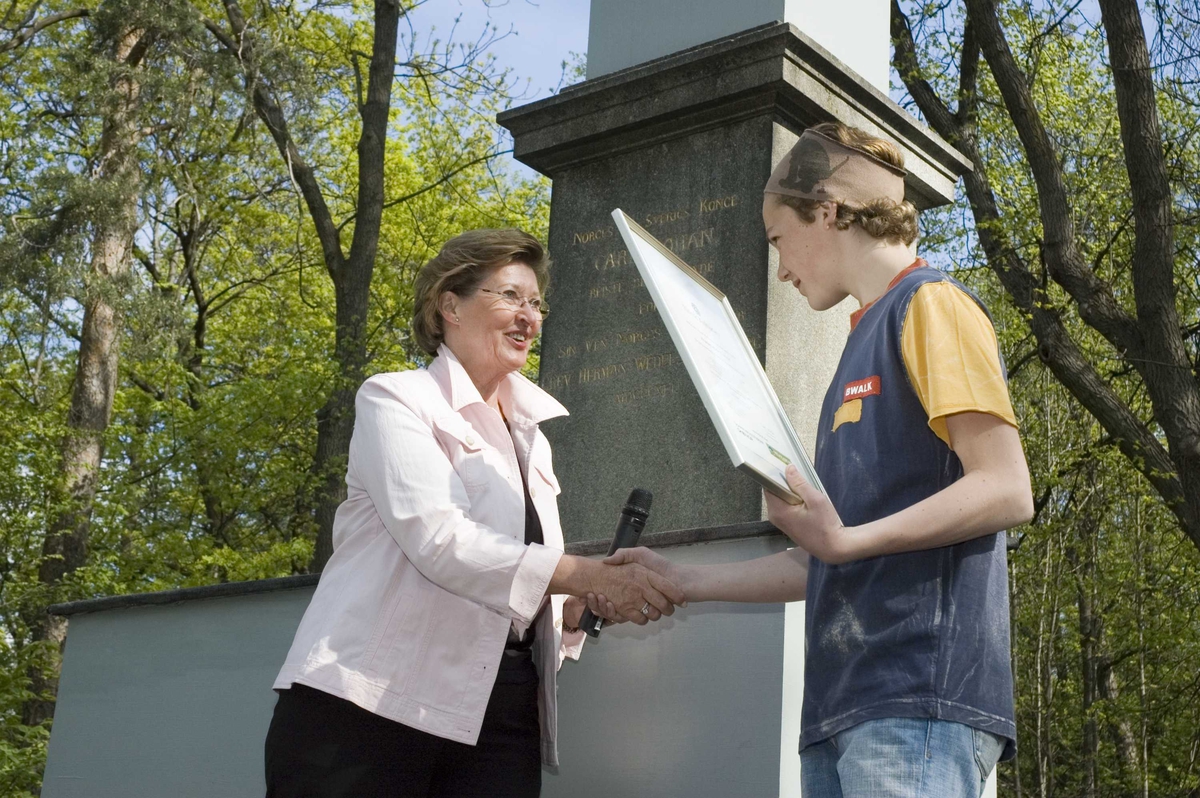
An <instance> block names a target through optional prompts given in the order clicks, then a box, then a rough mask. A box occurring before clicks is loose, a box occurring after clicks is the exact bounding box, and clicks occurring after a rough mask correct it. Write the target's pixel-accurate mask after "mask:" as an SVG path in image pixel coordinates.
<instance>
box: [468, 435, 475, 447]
mask: <svg viewBox="0 0 1200 798" xmlns="http://www.w3.org/2000/svg"><path fill="white" fill-rule="evenodd" d="M474 445H475V439H474V438H472V437H471V436H470V435H468V436H467V446H474Z"/></svg>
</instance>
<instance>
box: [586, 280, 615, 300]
mask: <svg viewBox="0 0 1200 798" xmlns="http://www.w3.org/2000/svg"><path fill="white" fill-rule="evenodd" d="M620 295H621V284H620V283H606V284H604V285H593V286H592V287H591V288H589V289H588V299H613V298H615V297H618V296H620Z"/></svg>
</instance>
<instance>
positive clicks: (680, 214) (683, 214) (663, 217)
mask: <svg viewBox="0 0 1200 798" xmlns="http://www.w3.org/2000/svg"><path fill="white" fill-rule="evenodd" d="M689 216H691V214H690V213H688V212H687V211H686V210H684V209H683V208H680V209H679V210H676V211H664V212H663V213H648V214H646V216H645V218H644V219H642V222H643V223H644V225H645V226H646V227H654V226H655V225H660V224H668V223H670V222H681V221H683V220H684V219H686V218H688V217H689Z"/></svg>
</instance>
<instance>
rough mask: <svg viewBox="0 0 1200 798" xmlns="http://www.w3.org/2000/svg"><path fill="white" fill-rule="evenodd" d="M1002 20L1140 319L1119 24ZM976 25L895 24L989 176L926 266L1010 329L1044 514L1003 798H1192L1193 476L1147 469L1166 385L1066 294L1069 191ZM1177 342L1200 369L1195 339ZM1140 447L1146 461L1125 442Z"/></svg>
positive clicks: (1004, 337) (1019, 620) (914, 73)
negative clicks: (1038, 145) (1058, 200)
mask: <svg viewBox="0 0 1200 798" xmlns="http://www.w3.org/2000/svg"><path fill="white" fill-rule="evenodd" d="M1179 9H1180V6H1178V5H1176V6H1171V7H1169V8H1167V7H1161V6H1160V7H1159V10H1160V12H1161V13H1162V15H1163V21H1162V22H1161V23H1159V28H1158V29H1157V30H1156V31H1155V33H1154V41H1155V42H1156V44H1155V49H1154V50H1153V51H1152V52H1156V53H1157V55H1156V56H1155V62H1154V63H1155V67H1154V70H1153V75H1154V77H1155V81H1156V83H1157V90H1156V92H1157V94H1156V99H1157V103H1158V111H1159V114H1160V122H1161V124H1162V126H1163V132H1162V134H1161V143H1160V145H1159V149H1160V150H1162V152H1163V153H1164V157H1165V159H1166V164H1167V169H1168V171H1167V175H1168V179H1169V181H1170V185H1171V189H1172V203H1173V207H1172V213H1173V216H1172V223H1173V230H1172V235H1173V236H1174V240H1175V242H1176V244H1175V250H1176V254H1175V257H1174V261H1173V264H1172V269H1173V278H1172V279H1173V280H1174V281H1175V283H1176V285H1177V286H1178V289H1179V292H1178V294H1177V296H1176V297H1175V298H1174V302H1175V304H1176V305H1177V314H1178V318H1179V319H1181V320H1182V319H1194V318H1195V315H1196V310H1197V308H1198V307H1200V302H1198V301H1197V296H1196V292H1195V285H1196V278H1197V276H1198V275H1200V272H1198V269H1197V266H1198V265H1200V264H1197V262H1196V258H1195V253H1196V251H1197V250H1196V240H1197V233H1198V232H1200V230H1198V226H1197V221H1200V220H1198V219H1197V215H1196V213H1195V208H1196V186H1197V185H1198V183H1197V181H1196V175H1197V165H1198V163H1200V158H1198V157H1197V152H1196V148H1195V139H1194V134H1193V132H1192V131H1194V130H1195V128H1196V123H1197V121H1200V120H1198V119H1197V104H1196V102H1195V100H1196V96H1195V84H1193V83H1189V82H1188V81H1187V80H1182V78H1183V77H1185V75H1184V74H1183V71H1182V70H1186V69H1190V68H1193V66H1194V62H1191V61H1187V60H1180V59H1178V57H1177V52H1176V55H1172V54H1171V52H1169V51H1168V48H1167V47H1166V46H1165V45H1164V44H1163V43H1164V42H1166V43H1170V42H1175V44H1174V45H1172V47H1174V48H1175V50H1176V51H1178V49H1179V48H1184V47H1185V44H1183V43H1182V42H1185V41H1186V42H1188V43H1190V42H1192V41H1194V40H1195V37H1194V36H1187V35H1183V36H1180V33H1179V32H1180V30H1181V29H1182V27H1186V25H1187V24H1188V23H1186V21H1185V20H1184V15H1179V16H1178V17H1177V18H1175V19H1172V17H1171V15H1172V14H1173V13H1175V12H1176V11H1179ZM992 11H993V12H994V14H995V16H996V19H997V21H998V23H999V24H1000V26H1001V29H1002V31H1003V34H1004V38H1005V41H1006V42H1007V46H1008V48H1009V53H1010V55H1011V60H1012V62H1013V63H1015V64H1016V65H1017V66H1018V67H1019V69H1018V71H1019V73H1020V78H1021V80H1022V81H1024V83H1025V85H1026V87H1027V88H1028V92H1029V96H1028V98H1027V99H1028V101H1029V107H1030V108H1032V109H1033V112H1034V113H1036V114H1037V115H1038V117H1039V118H1040V120H1041V121H1042V123H1043V124H1044V132H1045V135H1046V136H1047V137H1048V138H1049V139H1050V140H1051V142H1052V144H1053V147H1054V149H1055V152H1056V155H1055V156H1054V159H1055V162H1056V164H1057V166H1056V169H1057V174H1058V178H1057V179H1058V180H1059V181H1060V183H1061V186H1060V189H1056V190H1059V191H1060V196H1062V197H1065V199H1066V201H1067V206H1066V207H1067V211H1068V217H1069V218H1068V221H1069V223H1070V225H1071V226H1072V227H1073V229H1074V231H1075V232H1074V239H1073V241H1074V247H1075V250H1076V256H1077V257H1081V258H1083V259H1084V261H1085V263H1086V266H1087V268H1088V269H1089V270H1090V271H1091V273H1092V275H1093V277H1094V279H1095V280H1097V281H1099V282H1100V283H1101V284H1102V285H1103V286H1106V287H1107V289H1108V290H1109V291H1110V292H1111V295H1112V296H1113V297H1114V301H1115V302H1116V303H1117V304H1118V305H1119V306H1120V310H1121V312H1122V313H1124V314H1126V316H1127V317H1128V318H1130V319H1137V318H1138V317H1139V314H1141V313H1143V311H1142V310H1140V309H1139V303H1138V301H1137V300H1136V298H1135V294H1136V293H1137V292H1138V291H1139V290H1143V289H1141V288H1139V287H1138V284H1137V283H1136V282H1135V280H1134V274H1133V273H1134V271H1135V270H1136V268H1138V261H1137V256H1136V253H1137V251H1138V250H1137V242H1136V238H1137V236H1138V235H1139V232H1138V229H1137V226H1136V223H1135V207H1134V205H1135V203H1134V199H1133V193H1132V190H1131V177H1130V169H1129V166H1128V162H1127V159H1126V157H1125V150H1126V148H1127V145H1126V144H1125V143H1123V141H1122V136H1121V128H1122V126H1123V125H1125V123H1126V120H1125V119H1124V118H1123V117H1122V115H1121V113H1120V112H1119V108H1118V105H1119V102H1118V96H1117V92H1116V89H1115V87H1114V81H1113V75H1112V70H1111V69H1110V68H1109V66H1108V62H1109V57H1108V52H1109V40H1108V38H1109V37H1108V34H1107V32H1106V27H1105V25H1104V24H1103V23H1102V20H1101V19H1099V18H1098V17H1097V18H1096V19H1089V18H1088V17H1087V16H1086V15H1085V14H1084V13H1083V12H1081V11H1080V7H1079V6H1076V5H1068V6H1061V7H1060V6H1057V5H1051V4H1046V5H1036V6H1034V5H1018V4H1011V5H1006V4H1002V5H998V6H995V7H993V8H992ZM978 12H979V9H978V8H977V7H976V4H974V3H965V4H949V5H947V6H916V5H911V4H907V3H905V4H903V5H902V6H900V7H896V6H894V7H893V14H894V15H893V34H894V37H895V42H896V50H895V53H894V55H895V62H896V66H897V71H898V73H899V75H900V77H901V78H902V81H903V83H904V86H905V88H906V89H907V94H906V95H903V96H901V101H902V102H905V103H907V104H909V106H910V107H912V108H913V109H914V110H915V111H916V112H918V113H919V114H921V115H922V116H924V118H925V119H926V120H927V121H929V122H930V123H931V125H933V126H934V127H935V129H936V130H937V131H938V132H939V133H940V134H941V135H943V136H944V137H948V138H949V139H950V141H951V142H952V143H954V144H955V145H956V146H958V147H959V148H960V149H962V151H963V152H965V153H966V154H967V155H968V157H969V158H971V160H972V161H973V162H974V164H975V171H974V173H973V174H972V175H970V176H969V177H968V178H967V179H966V181H965V184H964V192H963V193H962V195H961V196H960V198H959V200H958V202H957V203H956V205H955V206H952V207H950V208H948V209H946V210H944V211H938V212H932V213H926V214H924V215H923V216H922V232H923V239H924V243H923V244H922V248H923V249H924V250H925V251H926V252H927V253H928V254H927V257H931V258H935V259H937V258H941V259H943V260H944V261H945V262H944V263H942V264H940V265H943V266H945V267H946V268H949V269H951V270H953V271H954V272H955V274H956V275H957V276H958V277H960V278H961V279H962V280H964V281H965V282H966V283H967V284H968V285H970V286H971V287H972V288H973V289H974V290H975V291H977V292H978V293H979V294H980V296H981V297H982V298H983V299H984V300H985V303H986V304H987V305H988V307H989V308H990V309H991V311H992V313H993V316H994V318H995V321H996V327H997V330H998V332H999V335H1000V341H1001V346H1002V349H1003V351H1004V355H1005V359H1006V362H1007V363H1008V367H1009V375H1010V390H1011V393H1012V396H1013V400H1014V404H1015V406H1016V408H1017V417H1018V419H1019V420H1020V421H1021V425H1022V436H1023V439H1024V442H1025V446H1026V453H1027V456H1028V459H1029V463H1030V469H1031V474H1032V477H1033V485H1034V495H1035V499H1036V502H1035V503H1036V508H1037V513H1036V516H1035V519H1034V521H1033V523H1031V524H1030V525H1028V526H1027V527H1024V528H1022V529H1020V530H1016V532H1017V533H1018V534H1017V539H1018V540H1019V541H1020V545H1019V548H1018V549H1017V550H1016V551H1014V552H1012V553H1011V555H1010V562H1011V573H1010V593H1011V596H1012V622H1013V626H1012V636H1013V637H1012V639H1013V672H1014V676H1015V687H1016V707H1017V726H1018V755H1017V759H1016V761H1015V762H1013V763H1012V764H1011V765H1006V766H1004V767H1002V768H1001V771H1000V781H1001V790H1002V792H1004V793H1006V794H1012V795H1018V796H1024V795H1037V796H1055V795H1057V796H1070V798H1076V797H1077V796H1101V795H1135V794H1136V795H1145V796H1151V795H1187V794H1191V793H1192V792H1194V791H1195V790H1196V789H1197V788H1198V787H1200V780H1198V779H1200V776H1198V774H1197V769H1196V754H1195V752H1196V751H1197V750H1200V748H1197V745H1200V736H1198V733H1197V720H1198V719H1200V718H1198V716H1197V714H1196V711H1195V706H1196V700H1197V693H1196V690H1197V687H1198V685H1197V683H1196V681H1195V669H1194V666H1193V665H1191V664H1190V663H1192V662H1194V660H1195V657H1196V656H1197V655H1198V654H1200V625H1197V623H1196V620H1195V611H1196V607H1197V596H1200V551H1198V550H1197V547H1196V546H1195V545H1194V540H1193V537H1192V535H1191V534H1190V533H1185V534H1184V535H1180V534H1179V531H1180V529H1181V526H1182V524H1181V521H1180V518H1179V507H1178V505H1170V504H1169V503H1168V502H1167V501H1166V500H1164V496H1163V493H1162V492H1161V489H1162V485H1163V478H1168V481H1169V479H1172V478H1177V477H1178V473H1177V467H1176V465H1175V463H1174V461H1173V460H1170V459H1168V460H1167V461H1166V463H1167V465H1168V466H1169V471H1168V472H1165V473H1154V472H1151V473H1147V471H1148V470H1149V469H1148V467H1147V463H1146V461H1145V460H1144V459H1142V458H1141V457H1139V456H1134V457H1130V454H1131V452H1132V453H1133V454H1134V455H1137V452H1138V451H1139V450H1138V449H1137V446H1141V445H1143V444H1137V441H1138V440H1143V441H1146V443H1145V444H1144V445H1145V446H1149V445H1150V444H1151V443H1153V444H1154V445H1157V446H1158V447H1159V449H1158V455H1157V456H1158V457H1160V460H1159V462H1160V464H1161V463H1162V462H1163V460H1162V459H1161V458H1162V457H1167V456H1169V457H1174V454H1175V453H1176V450H1175V449H1173V448H1171V447H1172V446H1173V444H1171V442H1170V440H1169V439H1168V436H1167V435H1166V433H1165V431H1164V430H1163V429H1162V427H1161V426H1160V425H1159V423H1158V422H1157V421H1156V418H1157V415H1158V413H1159V412H1160V409H1161V405H1160V406H1159V407H1156V406H1155V402H1156V401H1157V400H1156V399H1155V397H1154V396H1153V395H1151V393H1150V391H1149V390H1148V388H1147V387H1146V379H1147V377H1146V376H1145V374H1144V372H1147V369H1145V368H1139V367H1137V366H1136V365H1135V364H1134V363H1133V362H1132V358H1133V357H1135V355H1131V354H1130V353H1129V352H1127V351H1124V350H1118V349H1115V348H1114V346H1113V343H1112V342H1111V341H1110V340H1109V338H1108V337H1107V336H1105V335H1103V334H1102V331H1101V330H1098V329H1097V328H1096V327H1095V326H1094V325H1093V324H1092V323H1091V322H1090V321H1089V318H1091V316H1090V315H1089V314H1091V313H1092V312H1093V310H1092V309H1085V308H1083V307H1082V305H1081V303H1080V301H1079V300H1078V299H1077V298H1076V297H1075V296H1074V294H1073V293H1072V290H1071V289H1070V288H1069V287H1066V286H1064V285H1063V282H1062V281H1066V282H1070V280H1069V279H1068V277H1063V276H1061V275H1060V276H1056V275H1055V269H1060V268H1061V265H1054V264H1055V259H1058V262H1059V263H1060V264H1061V263H1063V255H1062V253H1061V252H1058V253H1057V254H1055V253H1051V252H1050V251H1049V249H1050V244H1049V243H1048V242H1049V241H1051V240H1052V235H1053V234H1052V232H1051V230H1052V228H1053V227H1054V225H1056V224H1059V223H1060V222H1059V221H1058V220H1056V219H1050V220H1049V221H1048V220H1047V211H1048V210H1052V209H1053V207H1056V206H1055V203H1054V202H1051V201H1048V200H1047V194H1046V192H1045V190H1044V187H1045V185H1046V184H1047V182H1053V176H1051V177H1052V179H1051V180H1049V181H1048V180H1047V179H1046V176H1045V175H1043V174H1040V173H1039V170H1040V168H1041V167H1035V166H1034V165H1033V158H1032V157H1031V156H1030V154H1029V147H1030V145H1029V143H1028V142H1027V138H1028V137H1027V136H1026V135H1024V134H1023V133H1022V131H1021V127H1020V126H1019V125H1017V124H1016V123H1015V122H1014V117H1013V110H1012V107H1013V106H1012V104H1010V103H1009V102H1007V101H1006V97H1005V94H1004V92H1003V91H1002V88H1001V83H1002V81H1001V80H1000V79H999V78H998V76H996V74H995V73H996V71H997V69H996V67H995V65H994V64H993V63H992V61H991V59H992V58H993V55H995V54H994V52H992V53H991V54H989V52H991V51H987V50H984V49H983V48H982V47H981V45H980V44H979V41H980V38H979V33H978V31H977V28H976V27H975V25H976V22H975V20H976V19H977V17H976V16H975V14H977V13H978ZM1192 16H1193V18H1194V15H1192ZM1147 18H1148V19H1153V18H1154V17H1152V16H1151V15H1150V14H1149V13H1148V14H1147ZM993 33H994V31H993ZM985 56H986V58H985ZM995 57H996V59H997V60H1001V58H1000V56H999V55H996V56H995ZM1169 63H1178V64H1181V65H1182V66H1180V67H1171V66H1168V64H1169ZM1035 138H1036V137H1035ZM1057 207H1059V208H1061V204H1060V205H1058V206H1057ZM1051 216H1053V214H1051ZM1060 242H1061V239H1057V240H1056V243H1055V244H1054V246H1055V247H1058V248H1059V249H1062V247H1061V243H1060ZM1066 265H1067V266H1070V265H1071V264H1070V263H1069V262H1068V263H1067V264H1066ZM1139 279H1140V278H1139ZM1072 285H1074V284H1072ZM1147 318H1149V317H1147ZM1179 337H1180V340H1181V341H1182V342H1183V343H1184V345H1185V346H1186V347H1187V348H1188V349H1187V351H1188V355H1189V357H1194V356H1195V352H1194V349H1192V347H1193V344H1194V333H1193V331H1192V329H1191V328H1190V327H1185V328H1181V330H1180V331H1179ZM1142 354H1145V352H1143V353H1142ZM1151 378H1154V377H1151ZM1097 404H1098V405H1099V410H1097V409H1096V405H1097ZM1113 418H1117V419H1118V420H1119V419H1125V421H1126V422H1129V420H1130V419H1132V420H1133V422H1136V424H1134V423H1132V422H1129V423H1126V424H1125V426H1119V425H1118V426H1117V427H1115V428H1114V426H1112V425H1111V424H1110V423H1106V422H1111V421H1112V419H1113ZM1123 423H1124V422H1123ZM1138 425H1140V427H1139V426H1138ZM1123 430H1124V431H1130V432H1129V438H1130V439H1131V440H1133V441H1134V444H1133V445H1131V444H1129V442H1128V440H1126V441H1122V439H1121V438H1119V437H1118V434H1117V433H1118V432H1122V431H1123ZM1139 436H1140V438H1139ZM1176 484H1177V485H1178V486H1179V490H1182V489H1183V487H1182V486H1183V483H1182V481H1179V480H1178V479H1177V483H1176Z"/></svg>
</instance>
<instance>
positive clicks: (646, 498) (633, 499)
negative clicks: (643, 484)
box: [625, 488, 654, 515]
mask: <svg viewBox="0 0 1200 798" xmlns="http://www.w3.org/2000/svg"><path fill="white" fill-rule="evenodd" d="M652 501H654V494H653V493H651V492H650V491H648V490H644V489H642V488H634V489H633V492H632V493H630V494H629V500H628V501H626V502H625V506H626V507H627V508H629V509H632V510H636V511H638V512H640V513H642V514H644V515H650V502H652Z"/></svg>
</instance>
